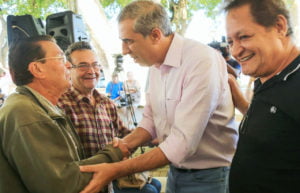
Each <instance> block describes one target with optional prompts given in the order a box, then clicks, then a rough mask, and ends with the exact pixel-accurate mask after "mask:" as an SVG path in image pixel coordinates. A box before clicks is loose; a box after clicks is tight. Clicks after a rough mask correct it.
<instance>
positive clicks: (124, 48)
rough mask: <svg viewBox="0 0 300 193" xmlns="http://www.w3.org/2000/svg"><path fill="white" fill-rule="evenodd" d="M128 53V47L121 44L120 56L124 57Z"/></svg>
mask: <svg viewBox="0 0 300 193" xmlns="http://www.w3.org/2000/svg"><path fill="white" fill-rule="evenodd" d="M129 52H130V49H129V47H128V45H127V44H126V43H124V42H123V43H122V54H123V55H126V54H129Z"/></svg>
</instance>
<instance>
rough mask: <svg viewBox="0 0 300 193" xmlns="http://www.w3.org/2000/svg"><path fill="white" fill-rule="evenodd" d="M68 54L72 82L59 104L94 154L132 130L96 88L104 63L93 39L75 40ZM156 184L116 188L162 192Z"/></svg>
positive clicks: (117, 192)
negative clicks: (99, 56) (92, 42)
mask: <svg viewBox="0 0 300 193" xmlns="http://www.w3.org/2000/svg"><path fill="white" fill-rule="evenodd" d="M65 54H66V57H67V60H68V61H69V62H70V63H71V65H72V69H71V80H72V86H71V88H70V89H69V90H68V91H67V92H65V93H64V94H63V95H62V96H61V97H60V98H59V100H58V103H57V105H58V106H59V107H60V108H61V109H62V110H63V111H64V112H65V113H66V115H68V116H69V117H70V119H71V121H72V123H73V124H74V126H75V129H76V132H77V133H78V135H79V137H80V140H81V142H82V144H83V146H84V149H85V151H86V153H87V156H93V155H95V154H97V152H98V151H99V150H103V149H104V148H105V147H106V146H107V144H109V143H111V142H112V140H113V138H114V137H124V136H125V135H127V134H128V133H130V131H129V130H128V129H127V128H126V127H125V126H124V125H123V123H122V121H121V120H120V117H119V116H118V112H117V108H116V106H115V104H114V103H113V102H112V101H111V100H110V99H109V98H107V97H106V96H105V95H103V94H101V93H99V92H98V91H97V89H96V88H95V87H96V85H97V82H98V80H99V77H100V70H101V64H100V63H99V59H98V57H97V55H96V53H95V51H94V49H93V48H92V46H91V45H90V43H88V42H85V41H81V42H75V43H73V44H71V45H70V46H69V47H68V49H67V50H66V52H65ZM152 183H153V184H154V185H156V186H157V187H158V189H159V191H160V182H159V181H158V180H156V179H153V182H152ZM154 185H152V184H146V186H145V187H144V188H143V189H142V190H139V189H128V190H126V189H124V190H119V189H118V188H117V187H116V186H115V187H114V191H115V192H116V193H126V192H132V193H135V192H141V193H158V192H159V191H157V190H156V189H155V186H154ZM152 189H154V191H152Z"/></svg>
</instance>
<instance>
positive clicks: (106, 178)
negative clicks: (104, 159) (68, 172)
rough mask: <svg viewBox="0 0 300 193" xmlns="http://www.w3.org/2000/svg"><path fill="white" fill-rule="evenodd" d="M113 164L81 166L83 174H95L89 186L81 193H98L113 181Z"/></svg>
mask: <svg viewBox="0 0 300 193" xmlns="http://www.w3.org/2000/svg"><path fill="white" fill-rule="evenodd" d="M110 165H111V164H107V163H103V164H96V165H86V166H80V171H81V172H94V175H93V178H92V179H91V181H90V182H89V184H88V185H87V186H86V187H85V188H84V189H83V190H82V191H81V192H80V193H98V192H100V190H101V189H103V188H104V187H105V186H106V185H107V184H108V183H109V182H111V181H112V180H113V175H112V173H113V172H112V169H113V168H112V167H111V166H110Z"/></svg>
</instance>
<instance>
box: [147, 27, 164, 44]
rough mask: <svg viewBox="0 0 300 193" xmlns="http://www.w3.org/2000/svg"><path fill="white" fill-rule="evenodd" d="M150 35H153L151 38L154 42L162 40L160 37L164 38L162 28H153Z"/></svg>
mask: <svg viewBox="0 0 300 193" xmlns="http://www.w3.org/2000/svg"><path fill="white" fill-rule="evenodd" d="M150 37H151V39H152V40H153V41H154V42H158V41H160V39H161V38H162V32H161V30H160V29H158V28H154V29H152V31H151V34H150Z"/></svg>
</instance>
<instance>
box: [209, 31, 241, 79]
mask: <svg viewBox="0 0 300 193" xmlns="http://www.w3.org/2000/svg"><path fill="white" fill-rule="evenodd" d="M208 45H209V46H210V47H212V48H214V49H216V50H217V51H219V52H220V53H221V54H222V56H223V58H224V59H225V61H226V63H227V71H228V73H229V74H232V75H233V76H234V77H235V78H237V77H239V76H240V74H241V65H240V64H239V63H238V62H237V61H236V60H234V59H233V58H232V57H231V54H230V50H229V47H228V44H227V42H226V40H225V36H223V37H222V42H217V41H213V42H211V43H209V44H208Z"/></svg>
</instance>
